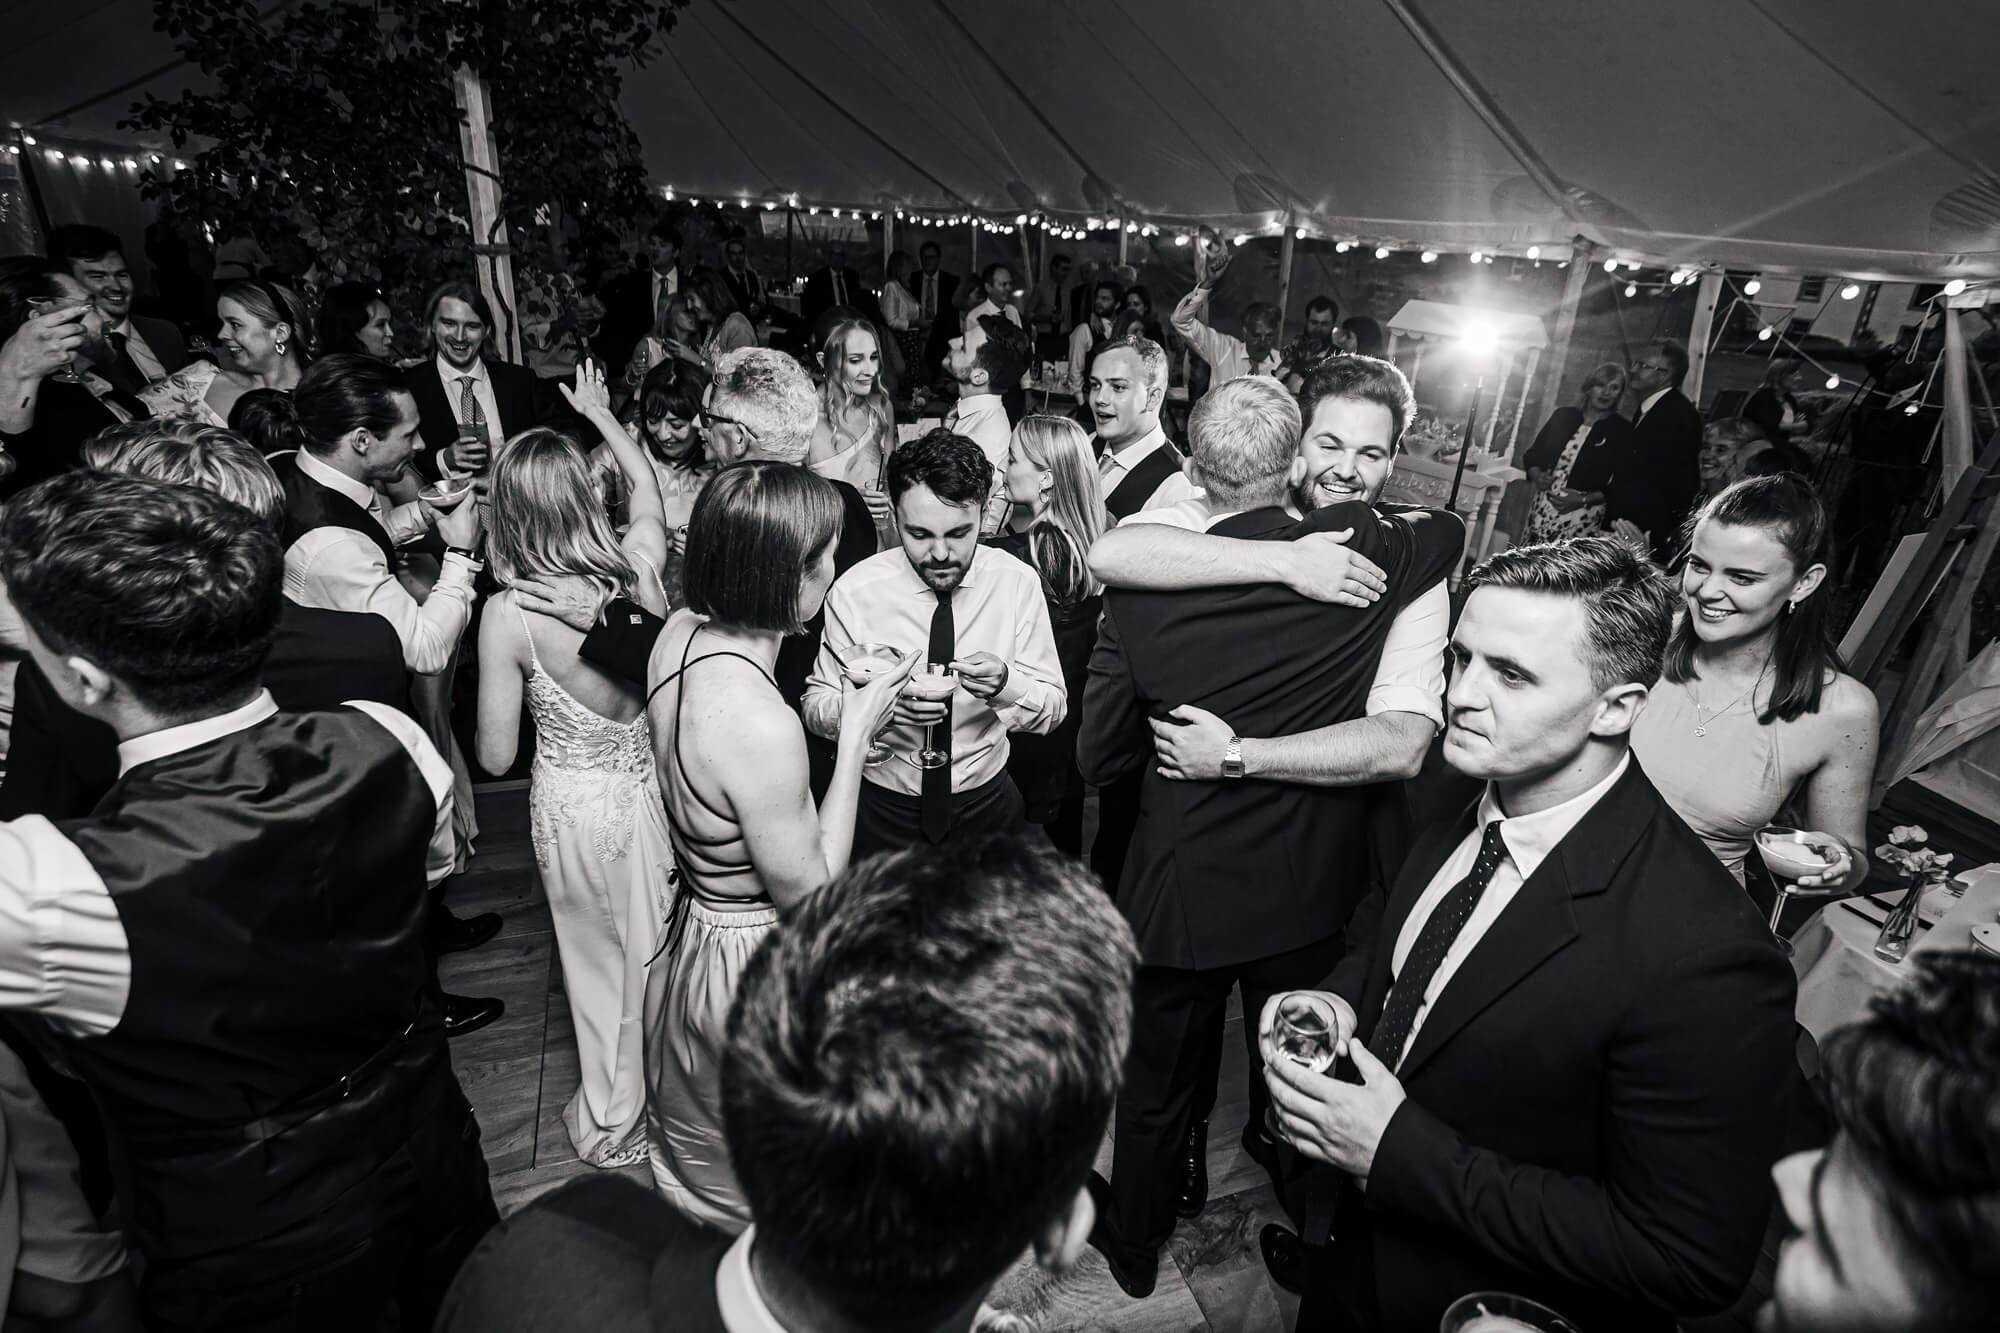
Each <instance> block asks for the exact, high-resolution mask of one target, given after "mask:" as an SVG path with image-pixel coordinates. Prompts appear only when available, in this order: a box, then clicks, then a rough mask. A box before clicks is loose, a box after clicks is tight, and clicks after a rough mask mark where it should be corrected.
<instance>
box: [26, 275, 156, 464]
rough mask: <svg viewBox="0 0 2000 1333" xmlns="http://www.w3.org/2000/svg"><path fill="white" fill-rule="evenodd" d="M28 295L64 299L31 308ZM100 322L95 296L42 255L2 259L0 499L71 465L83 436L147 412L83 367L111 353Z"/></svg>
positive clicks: (56, 299)
mask: <svg viewBox="0 0 2000 1333" xmlns="http://www.w3.org/2000/svg"><path fill="white" fill-rule="evenodd" d="M34 301H62V302H65V303H67V305H66V308H63V309H58V310H55V311H52V312H44V313H41V314H34V313H33V307H32V306H31V305H30V302H34ZM104 328H105V321H104V315H103V314H102V312H100V311H99V310H98V309H97V306H96V302H95V298H93V297H92V296H91V294H90V293H89V291H88V290H86V289H85V288H84V286H83V284H82V283H80V282H78V281H77V280H76V279H75V278H72V277H71V276H70V275H69V274H67V273H63V272H59V271H57V270H56V269H54V268H52V267H50V265H49V264H48V262H47V261H45V260H41V259H31V258H30V259H0V500H4V499H6V498H7V497H8V496H9V495H12V494H13V493H15V492H16V491H20V490H24V489H26V488H27V487H28V486H31V485H33V484H34V483H35V482H37V481H41V480H43V479H44V478H47V477H53V476H55V475H56V474H57V473H59V472H62V471H65V470H66V469H68V468H72V467H75V466H76V462H77V455H78V451H79V450H80V449H82V447H83V442H84V441H85V440H87V439H89V438H90V437H91V436H93V435H95V434H97V432H98V431H100V430H103V429H104V428H105V427H106V426H115V425H117V424H118V423H119V422H121V421H135V420H141V419H143V418H145V417H146V416H147V415H149V414H148V413H147V411H146V407H145V405H144V404H143V403H141V402H140V401H139V400H138V399H137V398H134V397H132V396H131V395H130V394H128V393H125V392H124V391H123V390H121V389H119V388H117V387H116V386H114V385H113V384H112V383H111V382H110V381H109V380H106V379H104V378H103V377H102V376H100V375H98V374H97V373H95V372H94V371H92V370H90V369H88V367H90V366H92V365H95V364H97V363H98V362H100V361H103V360H107V359H108V358H109V356H110V352H109V350H108V349H107V347H106V345H105V342H104ZM78 366H81V367H84V369H82V370H81V371H80V372H77V373H73V369H74V368H75V367H78Z"/></svg>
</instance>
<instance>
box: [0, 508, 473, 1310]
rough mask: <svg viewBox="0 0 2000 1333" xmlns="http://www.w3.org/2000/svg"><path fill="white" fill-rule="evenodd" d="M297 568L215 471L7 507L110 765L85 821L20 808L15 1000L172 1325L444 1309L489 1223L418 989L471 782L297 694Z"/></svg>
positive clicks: (51, 631) (384, 730) (1, 875)
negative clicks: (51, 1051) (101, 1127)
mask: <svg viewBox="0 0 2000 1333" xmlns="http://www.w3.org/2000/svg"><path fill="white" fill-rule="evenodd" d="M283 577H284V563H283V557H282V555H281V553H280V551H279V547H278V543H277V541H276V540H275V539H274V538H273V536H272V534H271V531H270V529H269V528H268V527H267V526H266V525H265V524H264V523H263V522H262V521H261V520H260V519H259V518H258V517H257V516H256V515H254V514H252V513H250V512H249V511H248V510H246V509H244V508H242V507H241V506H240V505H235V504H231V503H230V502H228V501H226V500H224V499H222V498H221V497H220V496H218V495H213V494H211V493H209V492H207V491H204V490H198V489H195V488H194V487H189V486H180V485H171V484H167V483H164V482H158V481H153V480H151V479H149V478H140V477H118V476H104V475H100V474H92V473H84V472H71V473H68V474H65V475H63V476H61V477H56V478H52V479H51V480H49V481H46V482H42V483H40V484H39V485H38V486H36V487H35V488H34V489H33V490H31V491H29V492H28V493H26V494H25V495H22V496H20V497H18V498H17V499H15V500H13V501H10V502H9V503H8V505H7V506H6V508H5V510H4V512H0V584H4V588H5V594H6V597H7V599H8V601H9V602H10V603H11V604H12V606H13V607H14V609H15V611H16V612H17V613H18V615H19V616H20V618H21V620H22V621H23V622H24V623H25V625H26V626H27V643H28V651H29V654H30V655H31V656H32V657H33V659H34V661H35V663H36V665H37V666H38V667H39V668H40V669H41V671H42V674H43V675H44V676H46V677H47V678H48V679H49V681H50V682H51V683H52V684H53V685H54V687H55V689H56V691H57V693H58V694H60V695H61V697H62V698H63V700H64V701H65V702H66V703H68V704H69V705H71V706H72V707H75V708H77V709H79V710H80V711H82V712H84V713H86V714H88V715H90V716H91V717H94V718H96V719H98V720H99V721H102V722H104V723H105V724H106V725H108V726H110V727H111V729H112V730H113V731H114V732H115V733H116V734H117V737H118V764H119V769H120V774H119V777H118V780H117V782H116V783H115V785H114V786H113V787H112V789H111V791H110V792H109V793H108V794H107V795H106V796H105V797H104V799H103V801H102V802H100V803H99V805H98V807H97V809H96V810H95V811H94V812H93V813H92V815H91V816H90V817H88V818H85V819H81V820H71V821H67V822H65V823H64V824H62V825H60V826H58V825H55V824H52V823H50V822H49V821H48V820H47V819H44V818H41V817H39V816H29V817H27V818H24V819H18V820H14V821H12V822H9V823H6V824H0V920H4V921H5V922H7V928H6V929H5V930H0V996H4V1000H0V1005H3V1006H4V1007H6V1008H8V1009H12V1010H15V1011H18V1012H22V1013H27V1014H33V1015H36V1016H37V1017H39V1018H40V1019H41V1020H43V1027H44V1030H45V1031H46V1032H47V1033H48V1034H49V1035H50V1036H51V1037H52V1038H53V1040H54V1041H55V1043H56V1045H57V1047H58V1048H59V1050H60V1052H61V1054H62V1055H63V1057H64V1059H65V1061H66V1062H67V1064H68V1065H69V1067H70V1069H71V1070H73V1071H74V1073H75V1074H76V1075H77V1076H78V1077H79V1078H81V1079H82V1080H83V1081H84V1083H85V1084H86V1085H88V1086H89V1088H90V1089H91V1091H92V1093H93V1094H94V1096H95V1098H96V1101H97V1104H98V1106H99V1108H100V1110H101V1111H102V1114H103V1119H104V1122H105V1127H106V1130H107V1133H108V1135H109V1137H110V1140H111V1142H112V1144H113V1154H112V1156H113V1160H114V1161H116V1162H118V1163H119V1164H120V1167H121V1170H120V1172H119V1177H120V1179H119V1188H120V1191H121V1202H122V1204H123V1208H122V1212H123V1215H124V1220H125V1222H126V1224H127V1226H128V1228H129V1233H130V1235H131V1238H132V1244H133V1248H134V1249H135V1250H137V1251H138V1253H140V1254H141V1255H143V1256H144V1257H145V1260H146V1271H145V1280H144V1284H143V1287H142V1294H141V1301H142V1304H143V1305H144V1307H145V1313H146V1316H147V1319H146V1326H147V1327H148V1328H150V1329H161V1330H194V1329H215V1328H229V1329H236V1330H257V1331H259V1333H264V1331H268V1333H277V1331H278V1330H281V1329H282V1330H288V1331H292V1333H314V1331H316V1330H327V1331H328V1333H332V1331H333V1330H348V1329H357V1328H374V1327H377V1326H378V1325H379V1323H380V1321H381V1320H382V1319H383V1318H384V1317H385V1316H386V1315H387V1314H388V1313H389V1311H390V1310H391V1309H392V1308H395V1309H397V1311H398V1313H399V1314H400V1317H401V1319H402V1321H403V1324H404V1326H405V1327H411V1328H419V1327H425V1326H427V1324H428V1321H429V1319H430V1317H431V1315H432V1313H433V1312H434V1311H435V1310H436V1308H437V1305H438V1302H439V1300H440V1299H441V1298H442V1295H443V1292H444V1289H445V1287H446V1285H447V1284H448V1283H449V1282H450V1280H451V1277H452V1274H453V1273H454V1272H455V1271H456V1270H457V1268H458V1266H459V1264H460V1262H461V1261H462V1259H463V1257H464V1256H465V1254H466V1253H467V1252H468V1251H470V1249H471V1248H472V1246H473V1245H474V1244H475V1243H476V1242H477V1239H478V1237H479V1236H480V1235H481V1234H482V1233H483V1232H484V1231H485V1230H486V1229H487V1228H488V1227H490V1226H491V1225H492V1223H493V1222H494V1221H495V1220H496V1213H495V1211H494V1207H493V1198H492V1194H491V1191H490V1190H489V1188H488V1185H487V1177H486V1164H485V1162H484V1160H483V1159H482V1158H481V1155H480V1151H479V1127H478V1123H477V1121H476V1120H475V1119H474V1118H473V1114H472V1109H471V1107H470V1106H468V1105H467V1103H466V1100H465V1096H464V1094H463V1093H462V1092H461V1091H460V1090H459V1086H458V1080H457V1078H456V1077H455V1076H454V1074H453V1073H452V1068H451V1060H450V1057H449V1054H448V1052H447V1050H446V1045H445V1037H444V1031H443V1027H442V1024H441V1021H440V1016H439V1013H438V1010H437V1007H436V1004H435V1000H434V996H433V993H432V991H431V989H430V987H429V985H428V984H427V971H428V969H427V966H426V959H425V948H424V938H423V929H424V916H425V909H424V901H425V893H424V889H425V885H426V884H427V883H433V882H435V881H436V880H438V879H440V878H441V877H442V876H443V875H444V874H445V873H446V871H447V870H448V869H449V866H450V854H451V827H450V826H451V774H450V770H449V769H448V768H447V767H446V765H445V763H444V761H443V759H442V758H441V757H440V756H439V755H438V753H437V751H436V750H435V749H434V748H433V747H432V746H431V745H430V743H429V742H428V741H427V740H426V739H425V737H424V735H423V733H422V731H420V730H419V729H418V728H417V726H416V724H415V723H414V722H412V721H411V720H410V719H409V718H408V717H407V716H405V715H404V714H402V713H400V712H398V711H396V710H395V709H392V708H387V707H384V706H382V705H380V704H375V703H369V702H362V703H355V704H350V705H343V706H341V707H338V708H333V709H328V710H325V711H320V712H310V713H281V712H279V711H278V709H277V706H276V705H275V704H274V703H273V702H272V701H271V697H270V695H269V694H268V693H267V692H265V690H264V689H263V688H262V686H261V685H260V684H259V683H258V672H259V670H260V669H261V667H262V666H263V663H264V659H265V656H266V654H267V652H268V650H269V647H270V644H271V639H272V636H273V634H274V633H275V631H276V627H277V616H278V608H279V606H280V598H281V588H282V583H283Z"/></svg>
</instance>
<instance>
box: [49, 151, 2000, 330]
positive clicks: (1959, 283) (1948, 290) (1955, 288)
mask: <svg viewBox="0 0 2000 1333" xmlns="http://www.w3.org/2000/svg"><path fill="white" fill-rule="evenodd" d="M28 142H29V143H33V142H34V140H33V139H30V140H28ZM1964 291H1965V279H1964V278H1953V279H1952V280H1951V281H1950V282H1947V283H1946V284H1945V285H1944V294H1945V295H1946V296H1957V295H1960V294H1961V293H1963V292H1964Z"/></svg>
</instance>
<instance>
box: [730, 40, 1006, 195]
mask: <svg viewBox="0 0 2000 1333" xmlns="http://www.w3.org/2000/svg"><path fill="white" fill-rule="evenodd" d="M715 12H716V13H719V14H721V15H722V16H723V17H724V18H727V19H728V20H729V22H730V23H731V24H733V25H734V26H735V27H736V30H737V31H738V32H741V33H742V34H743V35H744V36H745V37H747V38H749V39H750V40H751V41H752V42H754V43H755V44H756V45H757V47H758V49H759V50H761V51H763V52H764V54H766V55H768V56H770V57H771V59H773V60H775V61H777V62H778V63H779V64H780V65H782V66H783V67H784V69H785V72H786V73H788V74H790V75H791V76H792V77H793V78H795V79H797V80H798V81H799V82H800V83H802V84H804V85H805V86H806V87H807V88H808V89H809V90H811V91H812V92H813V93H814V94H816V95H817V96H818V97H819V99H820V100H821V101H823V102H825V103H826V104H827V105H828V106H830V107H832V108H833V109H834V110H835V111H836V112H838V113H839V114H840V115H841V116H842V117H844V118H845V119H846V120H848V121H850V122H851V123H852V124H853V125H854V127H855V128H856V129H858V130H860V131H861V132H862V133H863V134H865V135H867V136H868V137H869V138H870V139H873V140H874V141H875V142H876V143H878V144H880V145H881V146H882V147H883V148H885V149H887V150H888V151H889V152H890V153H891V154H893V155H894V156H895V158H896V160H897V161H899V162H901V163H902V164H903V165H904V166H906V167H908V168H909V169H910V170H912V171H914V172H916V173H917V174H918V175H920V176H922V177H923V178H924V179H925V180H927V181H929V182H930V183H931V184H933V185H935V186H937V187H938V189H940V190H942V191H944V192H945V193H946V194H947V195H949V196H950V197H951V198H953V199H955V200H957V201H958V202H959V203H961V204H963V205H965V207H967V208H975V207H977V205H975V204H974V203H973V202H972V201H971V200H970V199H967V198H966V197H965V196H964V195H962V194H960V193H959V192H958V191H957V190H954V189H953V188H952V187H951V186H949V185H946V184H945V183H944V182H943V181H941V180H939V179H938V178H937V177H936V176H935V175H933V174H932V173H931V172H930V171H929V170H928V169H926V168H925V167H924V166H923V165H922V164H920V163H918V162H917V161H915V160H914V159H912V158H911V157H910V156H909V154H907V153H905V152H903V151H902V150H901V149H900V148H898V147H896V146H895V145H894V144H892V143H890V142H889V141H888V140H887V139H885V138H883V137H882V136H881V135H880V134H878V133H876V131H875V129H874V127H873V126H871V125H869V124H868V123H867V122H866V121H864V120H862V119H861V118H860V117H858V116H856V115H855V114H854V113H853V112H851V111H849V110H848V109H847V108H846V107H844V106H842V105H841V104H840V103H839V102H838V101H837V100H835V99H834V98H832V97H829V96H828V95H827V93H826V90H825V89H823V88H821V87H820V86H819V85H818V84H817V83H814V82H813V81H812V80H811V79H809V78H807V77H806V76H805V73H804V72H803V71H802V70H800V69H799V68H798V67H797V66H796V65H794V64H792V62H791V61H789V60H787V59H785V58H784V56H782V55H780V54H778V52H777V51H775V50H773V49H772V47H771V45H770V43H768V42H766V41H765V40H764V39H763V38H761V37H759V36H758V35H757V34H756V33H755V32H753V31H751V29H750V28H749V26H748V25H747V24H745V23H744V22H743V20H742V19H739V18H737V17H736V15H735V14H733V13H731V12H730V11H729V10H728V9H727V8H726V7H724V8H718V9H717V10H716V11H715Z"/></svg>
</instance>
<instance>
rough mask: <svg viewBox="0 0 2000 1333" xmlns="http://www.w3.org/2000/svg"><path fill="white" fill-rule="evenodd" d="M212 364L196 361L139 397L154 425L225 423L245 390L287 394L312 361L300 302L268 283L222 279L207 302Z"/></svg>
mask: <svg viewBox="0 0 2000 1333" xmlns="http://www.w3.org/2000/svg"><path fill="white" fill-rule="evenodd" d="M215 321H216V325H217V333H216V339H215V344H216V350H217V352H218V354H219V360H220V364H218V363H217V361H208V360H204V361H196V362H195V363H194V364H192V365H190V366H187V367H185V368H183V369H181V370H178V371H176V372H174V373H173V374H172V375H169V376H167V378H165V379H163V380H160V381H158V382H156V383H154V384H150V385H148V386H146V388H145V389H143V390H142V391H141V392H140V394H139V399H140V401H141V402H143V403H145V404H146V410H147V411H149V412H151V413H152V414H153V418H154V420H156V421H199V422H200V423H202V424H203V425H205V426H225V427H226V426H227V425H228V424H229V410H230V409H231V408H232V407H234V406H236V400H237V399H238V398H241V397H242V396H243V395H244V394H246V393H249V392H250V391H251V390H252V389H279V390H282V391H284V392H286V393H290V392H291V391H292V388H293V386H295V385H296V384H297V383H298V382H299V376H300V375H302V374H304V373H305V368H306V364H307V363H308V362H309V361H311V360H312V347H311V328H310V326H309V325H308V324H307V323H306V316H305V303H304V302H303V301H301V300H299V298H298V297H297V296H296V295H295V294H293V293H292V292H291V291H290V290H289V289H287V288H285V287H281V286H279V285H278V284H277V283H275V282H226V283H224V284H223V285H222V287H221V288H220V289H219V291H218V292H217V295H216V298H215Z"/></svg>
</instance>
